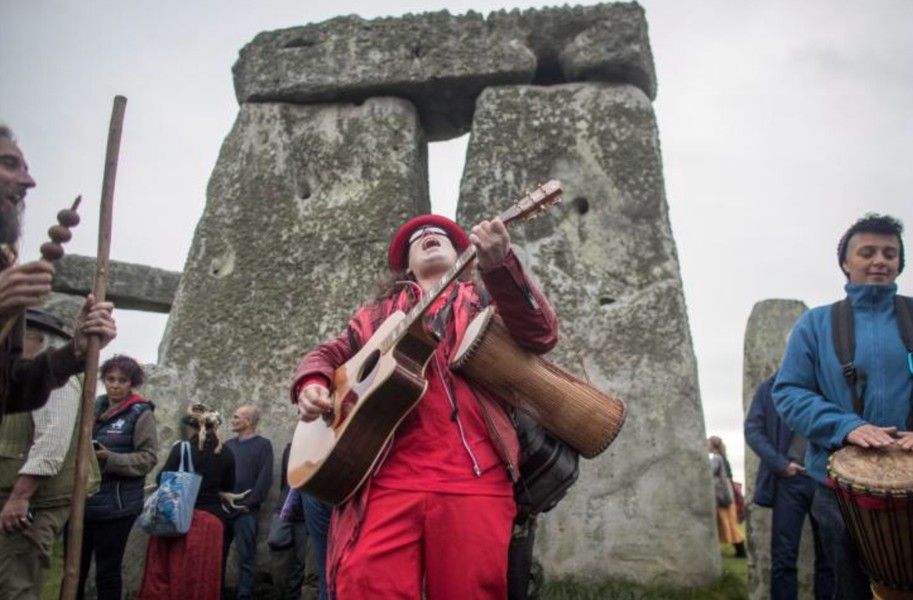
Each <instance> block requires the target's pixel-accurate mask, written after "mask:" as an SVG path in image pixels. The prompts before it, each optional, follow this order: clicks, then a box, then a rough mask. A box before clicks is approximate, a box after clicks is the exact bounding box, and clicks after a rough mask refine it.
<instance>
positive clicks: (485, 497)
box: [292, 215, 557, 600]
mask: <svg viewBox="0 0 913 600" xmlns="http://www.w3.org/2000/svg"><path fill="white" fill-rule="evenodd" d="M470 244H472V245H474V246H475V248H476V252H477V263H478V270H479V272H480V274H481V279H482V281H483V282H484V286H485V291H483V290H482V289H481V288H480V286H478V284H474V283H472V282H470V281H458V282H456V283H453V284H452V285H450V286H449V287H448V288H447V289H445V290H444V291H443V293H441V294H440V296H439V298H438V299H437V300H436V301H435V302H433V303H432V304H431V306H430V308H429V309H428V310H427V311H426V313H425V314H424V316H423V317H422V318H421V321H420V322H421V324H422V326H423V327H424V330H425V331H427V332H429V333H428V334H427V335H428V336H429V337H433V338H435V339H439V343H438V344H437V347H436V348H435V349H434V350H433V353H432V355H431V358H430V360H429V362H428V365H427V367H426V368H425V369H424V378H425V380H427V382H428V387H427V389H426V390H425V392H424V394H423V395H421V400H419V401H418V403H417V404H416V405H415V408H414V409H412V410H411V412H409V413H408V415H407V416H406V417H405V418H404V419H403V421H402V422H401V423H400V425H399V427H398V428H396V431H395V434H394V435H393V438H392V441H391V442H390V443H389V444H388V445H387V447H386V449H385V451H384V452H383V453H381V457H380V459H379V461H378V463H377V464H376V465H375V467H374V468H373V469H372V470H371V475H370V477H369V479H368V480H367V482H366V483H365V484H364V485H362V486H361V487H360V489H359V490H358V492H357V493H356V494H355V495H354V496H353V497H352V498H350V499H349V500H347V501H346V502H344V503H343V504H341V505H340V506H338V507H337V509H336V510H335V511H334V514H333V519H332V524H331V531H330V541H329V552H328V563H329V564H328V567H327V571H328V573H329V584H330V586H331V588H333V589H334V590H335V594H336V597H339V598H346V599H349V598H355V599H357V598H410V599H411V598H421V597H427V598H429V599H434V600H440V599H454V600H456V599H458V598H459V599H462V598H505V597H506V596H507V575H506V573H507V555H508V544H509V542H510V537H511V529H512V523H513V519H514V513H515V511H516V506H515V503H514V498H513V486H512V477H513V476H514V475H515V471H516V467H515V465H516V464H517V460H518V449H519V445H518V442H517V436H516V433H515V431H514V428H513V427H512V424H511V421H510V417H509V415H508V413H507V412H506V410H505V409H504V408H503V406H502V404H501V403H500V401H499V399H498V398H495V397H493V395H492V394H490V393H488V392H486V391H485V390H483V389H481V388H480V387H479V386H477V385H476V384H474V383H473V382H471V381H469V380H467V379H465V378H464V377H462V376H461V375H460V374H458V373H455V372H453V371H451V370H450V369H449V368H448V364H449V362H450V360H451V359H452V356H453V353H454V352H455V350H456V349H457V348H458V346H459V343H460V341H461V339H462V337H463V334H464V333H465V330H466V327H467V325H468V323H469V322H470V320H471V319H472V317H473V316H474V315H475V314H477V313H478V312H480V311H481V310H482V309H483V307H484V306H485V305H486V304H487V303H488V302H490V303H491V305H492V306H494V307H495V308H496V310H497V312H498V315H499V316H500V318H501V319H502V320H503V322H504V324H505V326H506V327H507V329H508V330H509V331H510V333H511V335H512V337H513V338H514V339H515V340H516V341H517V342H518V343H519V344H520V345H521V346H523V347H524V348H526V349H527V350H529V351H530V352H534V353H538V354H541V353H545V352H547V351H549V350H550V349H551V348H552V347H553V346H554V345H555V343H556V341H557V320H556V316H555V313H554V311H553V310H552V308H551V306H550V305H549V303H548V301H547V300H546V299H545V297H544V296H543V295H542V294H541V292H540V291H539V290H538V289H537V288H536V286H535V285H534V284H533V283H532V282H531V281H530V279H529V278H528V277H527V275H526V274H525V273H524V271H523V268H522V267H521V265H520V262H519V260H518V259H517V257H516V256H515V255H514V253H513V251H512V250H511V248H510V237H509V235H508V233H507V228H506V227H505V225H504V224H503V223H502V222H501V221H500V220H498V219H495V220H494V221H490V222H489V221H483V222H482V223H480V224H478V225H476V226H475V227H473V228H472V233H471V235H469V236H467V235H466V234H465V233H464V232H463V231H462V230H461V229H460V228H459V227H458V226H457V225H456V223H454V222H453V221H450V220H449V219H446V218H444V217H440V216H436V215H424V216H420V217H417V218H415V219H412V220H411V221H409V222H408V223H406V224H405V225H403V226H402V227H401V228H400V229H399V230H398V231H397V232H396V234H395V235H394V236H393V239H392V241H391V243H390V247H389V252H388V265H389V268H390V273H391V278H390V282H391V284H390V285H389V286H388V287H387V289H386V290H385V291H384V292H383V293H381V294H380V296H379V297H378V298H376V299H375V300H374V301H372V302H369V303H368V304H366V305H364V306H362V307H361V308H359V309H358V311H356V313H355V315H354V316H353V318H352V319H351V321H350V322H349V326H348V328H347V329H346V331H345V332H343V333H342V335H340V336H339V337H337V338H335V339H333V340H330V341H328V342H326V343H324V344H322V345H320V346H318V347H317V348H316V349H315V350H314V351H312V352H311V353H309V354H308V355H307V356H305V357H304V359H303V361H302V362H301V365H300V366H299V368H298V372H297V374H296V375H295V378H294V381H293V386H292V397H293V400H294V401H296V402H297V404H298V408H299V412H300V416H301V419H302V420H303V421H305V422H313V421H314V420H316V419H318V418H319V417H321V416H322V415H323V414H324V413H326V412H327V411H329V410H331V408H332V405H331V403H330V402H329V394H330V389H331V388H332V387H333V382H334V379H333V377H334V372H335V370H336V369H337V368H339V367H340V366H341V365H343V363H345V362H346V361H347V360H349V359H350V358H351V357H352V356H353V355H354V354H356V352H357V351H359V350H360V349H362V348H363V347H364V346H365V344H366V342H368V340H369V338H371V336H372V335H373V334H374V332H375V331H377V330H378V328H379V327H380V326H381V324H382V322H384V321H385V319H387V317H388V316H390V315H391V314H393V313H394V311H397V310H401V311H404V312H408V311H409V309H410V308H411V307H412V306H413V305H415V304H416V303H417V302H418V301H419V300H420V299H421V298H422V296H423V294H424V293H426V292H428V290H430V289H431V288H432V287H434V286H435V284H437V283H438V282H439V281H441V280H442V278H443V277H444V276H445V274H446V273H447V272H448V270H449V269H450V268H451V266H453V265H455V264H456V263H457V258H458V253H460V252H463V251H464V250H466V249H467V248H468V247H469V246H470ZM486 292H487V293H486ZM488 294H490V300H488V301H486V300H484V298H487V297H488ZM494 367H495V366H493V368H494ZM366 401H370V398H369V399H368V400H366Z"/></svg>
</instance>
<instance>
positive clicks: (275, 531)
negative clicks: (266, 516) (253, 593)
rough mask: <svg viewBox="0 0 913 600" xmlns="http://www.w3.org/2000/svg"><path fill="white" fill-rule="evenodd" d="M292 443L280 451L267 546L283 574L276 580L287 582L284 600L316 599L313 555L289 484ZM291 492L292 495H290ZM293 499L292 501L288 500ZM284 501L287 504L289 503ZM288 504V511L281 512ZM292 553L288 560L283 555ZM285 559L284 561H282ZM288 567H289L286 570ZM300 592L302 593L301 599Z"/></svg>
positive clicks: (302, 515)
mask: <svg viewBox="0 0 913 600" xmlns="http://www.w3.org/2000/svg"><path fill="white" fill-rule="evenodd" d="M291 449H292V444H291V442H289V443H288V444H286V445H285V450H284V451H283V452H282V470H281V471H280V472H279V473H280V476H281V479H280V480H279V492H280V494H279V497H280V500H281V502H280V503H279V506H277V507H276V513H275V514H274V515H273V520H272V521H271V523H270V531H269V536H268V537H267V539H266V545H267V546H268V547H269V549H270V551H271V552H275V553H276V554H277V555H278V556H277V560H276V561H273V564H274V567H278V568H279V569H277V570H282V571H284V572H286V575H287V576H286V577H285V578H283V577H281V576H280V577H277V579H279V580H282V579H285V580H286V583H287V585H286V596H285V597H286V598H287V599H288V600H300V599H301V598H304V599H305V600H316V598H317V597H318V595H319V589H318V585H319V584H318V576H317V572H316V569H315V567H314V556H313V552H312V548H311V542H310V539H309V536H308V528H307V524H306V523H305V515H304V507H303V506H302V504H301V501H300V496H299V495H298V490H292V489H291V487H290V486H289V482H288V461H289V454H290V452H291ZM293 491H294V495H293V494H292V492H293ZM293 496H294V498H293V499H294V500H296V501H295V502H293V501H291V500H290V499H291V498H292V497H293ZM286 501H289V502H288V503H287V502H286ZM286 505H288V507H289V508H288V510H287V511H283V510H282V509H283V508H284V507H285V506H286ZM289 550H292V552H291V553H290V554H291V557H288V558H290V559H291V560H288V559H286V558H287V557H286V556H285V554H287V553H288V551H289ZM283 559H286V560H283ZM289 564H291V568H289ZM302 593H303V594H304V595H303V596H302Z"/></svg>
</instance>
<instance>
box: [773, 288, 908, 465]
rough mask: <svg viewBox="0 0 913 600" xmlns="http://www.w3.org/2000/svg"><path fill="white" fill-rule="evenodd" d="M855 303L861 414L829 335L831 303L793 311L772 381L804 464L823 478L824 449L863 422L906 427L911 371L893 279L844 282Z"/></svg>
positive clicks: (840, 441)
mask: <svg viewBox="0 0 913 600" xmlns="http://www.w3.org/2000/svg"><path fill="white" fill-rule="evenodd" d="M844 289H846V293H847V296H848V297H849V298H850V301H851V302H852V304H853V319H854V322H855V334H856V354H855V358H854V361H855V363H856V366H857V367H858V368H860V369H862V370H863V371H864V372H865V374H866V377H867V384H866V388H865V394H864V396H863V403H864V406H863V414H862V417H860V416H858V415H857V414H856V413H854V412H853V401H852V397H851V396H850V390H849V387H848V386H847V384H846V380H845V379H844V378H843V373H842V371H841V369H840V362H839V361H838V360H837V355H836V352H835V351H834V342H833V339H832V335H831V307H830V306H819V307H817V308H814V309H812V310H810V311H808V312H806V313H805V314H804V315H802V317H800V318H799V320H798V322H797V323H796V326H795V327H794V328H793V331H792V334H791V335H790V338H789V343H788V344H787V346H786V354H785V355H784V356H783V362H782V364H781V365H780V372H779V374H778V375H777V381H776V384H775V385H774V390H773V395H774V403H775V404H776V407H777V410H778V411H779V413H780V414H781V415H782V416H783V419H784V420H785V421H786V424H787V425H788V426H789V427H790V428H792V429H793V430H795V431H798V432H799V433H801V434H802V435H804V436H805V437H807V438H808V442H809V444H808V451H807V452H806V455H805V467H806V469H808V472H809V474H810V475H811V476H812V477H814V478H815V479H816V480H817V481H819V482H822V483H823V482H824V479H825V476H826V473H825V470H826V466H827V457H828V454H829V453H830V452H832V451H834V450H837V449H838V448H840V447H841V446H843V444H844V441H845V439H846V436H847V434H848V433H850V432H851V431H852V430H854V429H856V428H857V427H859V426H860V425H863V424H865V423H871V424H873V425H877V426H880V427H888V426H895V427H897V428H898V429H904V428H905V423H906V419H907V414H908V413H909V411H910V393H911V388H913V378H911V376H910V372H909V369H908V367H907V351H906V348H905V347H904V344H903V341H902V340H901V338H900V330H899V329H898V326H897V317H896V315H895V314H894V296H895V295H896V293H897V286H896V285H889V286H885V285H861V284H847V285H846V287H845V288H844Z"/></svg>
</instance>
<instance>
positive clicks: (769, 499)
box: [745, 373, 792, 507]
mask: <svg viewBox="0 0 913 600" xmlns="http://www.w3.org/2000/svg"><path fill="white" fill-rule="evenodd" d="M776 377H777V374H776V373H774V374H773V377H771V378H770V379H768V380H766V381H764V382H763V383H762V384H761V385H759V386H758V389H757V390H756V391H755V394H754V399H753V400H752V401H751V406H750V407H749V408H748V415H747V416H746V417H745V441H746V442H747V443H748V445H749V446H750V447H751V449H752V450H754V453H755V454H757V455H758V458H760V459H761V464H760V465H758V476H757V479H756V480H755V486H754V498H753V500H754V503H755V504H757V505H758V506H767V507H773V505H774V494H775V493H776V487H777V478H778V477H779V476H780V474H781V473H783V471H784V470H785V469H786V466H787V465H789V458H788V457H787V453H788V452H789V443H790V439H791V437H792V431H791V430H790V429H789V427H787V426H786V423H785V422H784V421H783V419H782V418H781V417H780V415H779V413H777V410H776V408H774V400H773V395H772V393H771V392H772V390H773V387H774V380H775V379H776Z"/></svg>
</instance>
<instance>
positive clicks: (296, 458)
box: [288, 311, 436, 504]
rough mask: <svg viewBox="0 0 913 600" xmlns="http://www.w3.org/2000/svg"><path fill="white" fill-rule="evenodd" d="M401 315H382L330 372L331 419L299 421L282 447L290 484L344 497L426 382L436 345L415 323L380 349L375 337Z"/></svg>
mask: <svg viewBox="0 0 913 600" xmlns="http://www.w3.org/2000/svg"><path fill="white" fill-rule="evenodd" d="M405 318H406V315H405V314H404V313H403V312H400V311H397V312H395V313H393V314H392V315H390V316H389V317H387V319H386V320H385V321H384V322H383V323H382V324H381V326H380V327H379V328H378V330H377V331H376V332H375V333H374V335H373V336H371V339H369V340H368V341H367V343H366V344H365V345H364V347H363V348H362V349H361V350H359V351H358V353H356V354H355V356H353V357H352V358H350V359H349V360H348V361H347V362H346V363H345V364H344V365H342V366H341V367H339V368H338V369H336V372H335V374H334V392H333V395H332V401H333V406H334V409H333V413H332V420H330V419H329V418H322V419H317V420H315V421H312V422H310V423H304V422H299V423H298V426H297V428H296V429H295V435H294V438H293V439H292V448H291V451H290V454H289V468H288V480H289V484H290V485H291V486H292V487H295V488H299V489H301V490H302V491H304V492H307V493H308V494H310V495H312V496H314V497H315V498H318V499H320V500H322V501H324V502H327V503H329V504H339V503H342V502H344V501H346V500H348V499H349V497H350V496H352V494H354V493H355V491H356V490H358V488H359V487H360V486H361V484H362V483H363V482H364V480H365V479H366V478H367V477H368V475H369V474H370V473H371V470H372V468H373V467H374V465H375V464H376V462H377V460H378V458H379V457H380V453H381V451H382V450H383V448H384V446H385V445H386V444H387V442H388V441H389V440H390V438H391V437H392V435H393V432H394V431H395V430H396V428H397V427H398V426H399V424H400V422H402V420H403V419H404V418H405V417H406V415H408V414H409V412H410V411H411V410H412V409H413V408H414V407H415V405H416V404H418V401H419V400H421V398H422V395H423V394H424V393H425V389H426V388H427V387H428V382H427V381H425V379H424V372H425V366H426V365H427V364H428V360H429V359H430V358H431V355H432V353H433V352H434V348H435V346H436V344H435V343H434V342H433V341H432V340H431V339H430V338H429V337H428V335H427V334H425V332H424V330H422V329H421V322H420V321H419V322H417V323H416V324H414V325H413V326H412V327H410V329H409V330H408V331H407V333H406V334H405V335H404V336H402V338H401V339H399V341H398V342H397V343H396V344H394V345H393V347H392V348H391V349H390V350H388V351H387V352H383V351H382V348H381V343H382V341H383V340H384V339H385V338H387V337H388V334H389V333H390V332H391V331H393V329H395V328H396V327H397V326H399V325H400V324H401V323H402V322H403V320H404V319H405Z"/></svg>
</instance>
